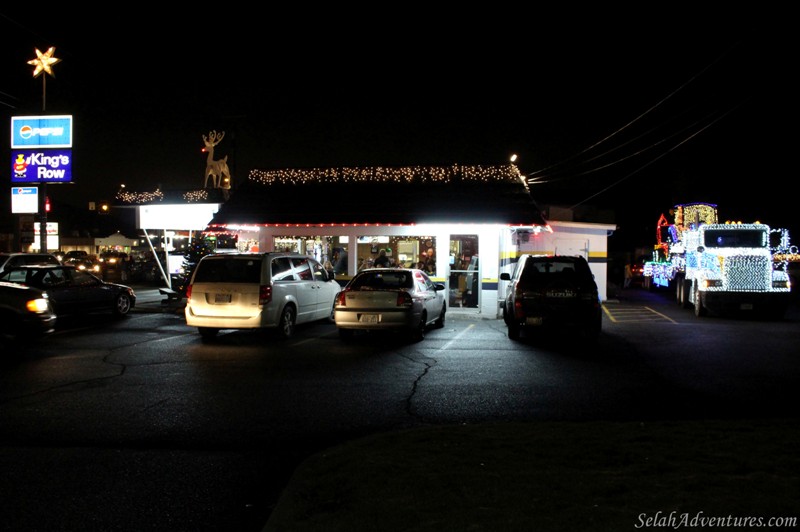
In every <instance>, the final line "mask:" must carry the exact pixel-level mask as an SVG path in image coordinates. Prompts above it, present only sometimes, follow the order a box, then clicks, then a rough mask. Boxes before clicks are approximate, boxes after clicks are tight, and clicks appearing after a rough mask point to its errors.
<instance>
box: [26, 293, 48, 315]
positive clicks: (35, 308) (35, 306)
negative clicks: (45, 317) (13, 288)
mask: <svg viewBox="0 0 800 532" xmlns="http://www.w3.org/2000/svg"><path fill="white" fill-rule="evenodd" d="M25 307H26V308H27V309H28V310H29V311H31V312H35V313H37V314H39V313H41V312H47V310H48V305H47V299H45V298H42V297H40V298H37V299H31V300H30V301H28V302H27V303H26V304H25Z"/></svg>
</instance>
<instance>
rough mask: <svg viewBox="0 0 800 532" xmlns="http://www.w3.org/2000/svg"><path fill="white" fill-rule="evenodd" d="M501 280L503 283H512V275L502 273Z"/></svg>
mask: <svg viewBox="0 0 800 532" xmlns="http://www.w3.org/2000/svg"><path fill="white" fill-rule="evenodd" d="M500 280H501V281H510V280H511V274H509V273H507V272H503V273H501V274H500Z"/></svg>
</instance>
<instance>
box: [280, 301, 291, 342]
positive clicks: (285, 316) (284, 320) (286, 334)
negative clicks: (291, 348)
mask: <svg viewBox="0 0 800 532" xmlns="http://www.w3.org/2000/svg"><path fill="white" fill-rule="evenodd" d="M294 322H295V312H294V307H293V306H291V305H286V306H285V307H283V310H282V311H281V321H280V323H279V324H278V334H280V335H281V337H282V338H291V337H292V335H293V334H294V325H295V323H294Z"/></svg>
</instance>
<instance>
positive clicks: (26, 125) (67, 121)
mask: <svg viewBox="0 0 800 532" xmlns="http://www.w3.org/2000/svg"><path fill="white" fill-rule="evenodd" d="M11 147H12V148H71V147H72V115H58V116H56V115H52V116H12V117H11Z"/></svg>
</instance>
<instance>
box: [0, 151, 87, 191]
mask: <svg viewBox="0 0 800 532" xmlns="http://www.w3.org/2000/svg"><path fill="white" fill-rule="evenodd" d="M11 182H12V183H71V182H72V150H29V151H17V150H11Z"/></svg>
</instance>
